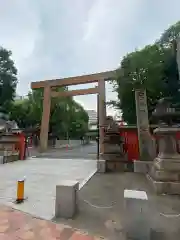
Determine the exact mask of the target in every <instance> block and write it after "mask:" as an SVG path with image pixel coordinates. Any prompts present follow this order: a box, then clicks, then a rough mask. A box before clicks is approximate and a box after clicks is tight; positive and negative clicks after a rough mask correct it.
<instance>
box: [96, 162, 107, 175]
mask: <svg viewBox="0 0 180 240" xmlns="http://www.w3.org/2000/svg"><path fill="white" fill-rule="evenodd" d="M97 171H98V172H99V173H105V172H106V161H105V160H98V161H97Z"/></svg>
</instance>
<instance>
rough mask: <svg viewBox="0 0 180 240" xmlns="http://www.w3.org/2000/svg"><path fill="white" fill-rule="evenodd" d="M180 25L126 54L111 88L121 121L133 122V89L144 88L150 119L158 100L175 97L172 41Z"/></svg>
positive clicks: (174, 60) (134, 113)
mask: <svg viewBox="0 0 180 240" xmlns="http://www.w3.org/2000/svg"><path fill="white" fill-rule="evenodd" d="M179 31H180V24H179V23H177V24H175V25H174V26H172V27H170V28H169V29H168V30H167V31H165V33H164V34H163V35H162V36H161V38H160V40H158V41H157V42H156V43H154V44H153V45H148V46H146V47H145V48H143V49H141V50H136V51H134V52H132V53H130V54H128V55H126V56H125V57H124V58H123V60H122V62H121V66H120V68H119V69H117V71H116V80H115V83H114V89H115V91H116V92H117V95H118V101H116V102H115V103H114V105H115V106H116V107H117V108H118V109H121V110H122V116H123V119H124V120H125V121H126V122H128V123H130V124H135V123H136V108H135V96H134V95H135V94H134V90H135V89H137V88H145V89H146V91H147V97H148V98H147V102H148V111H149V116H151V113H152V110H153V109H154V107H155V105H156V104H157V101H158V100H159V99H160V98H162V97H165V96H169V95H171V96H172V95H176V96H177V98H178V95H177V94H178V91H177V89H178V86H179V82H178V74H177V64H176V57H175V55H174V54H172V52H173V51H172V50H173V45H172V39H174V38H175V37H177V36H178V33H179Z"/></svg>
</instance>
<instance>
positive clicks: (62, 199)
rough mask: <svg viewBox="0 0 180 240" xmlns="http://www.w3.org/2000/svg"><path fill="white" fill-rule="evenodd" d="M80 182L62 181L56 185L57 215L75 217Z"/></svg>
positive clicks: (59, 216) (58, 216)
mask: <svg viewBox="0 0 180 240" xmlns="http://www.w3.org/2000/svg"><path fill="white" fill-rule="evenodd" d="M78 191H79V182H77V181H62V182H61V183H60V184H59V185H57V186H56V201H55V217H56V218H66V219H68V218H73V217H74V215H75V214H76V213H77V212H78Z"/></svg>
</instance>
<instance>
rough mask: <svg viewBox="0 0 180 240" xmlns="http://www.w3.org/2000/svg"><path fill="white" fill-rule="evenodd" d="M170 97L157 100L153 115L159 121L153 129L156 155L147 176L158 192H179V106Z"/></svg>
mask: <svg viewBox="0 0 180 240" xmlns="http://www.w3.org/2000/svg"><path fill="white" fill-rule="evenodd" d="M172 102H173V99H172V98H164V99H161V100H159V103H158V104H157V107H156V109H155V111H154V112H153V116H154V117H155V118H156V119H157V120H158V121H159V124H158V128H156V129H155V130H154V134H155V136H156V139H157V146H158V156H157V157H156V158H155V159H154V162H153V165H152V168H151V171H150V173H149V178H150V180H151V182H152V183H153V186H154V188H155V191H156V193H158V194H180V154H179V153H178V151H177V146H178V143H177V139H176V135H177V132H179V131H180V108H179V107H178V106H177V104H173V103H172Z"/></svg>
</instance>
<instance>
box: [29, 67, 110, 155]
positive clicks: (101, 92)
mask: <svg viewBox="0 0 180 240" xmlns="http://www.w3.org/2000/svg"><path fill="white" fill-rule="evenodd" d="M113 77H114V71H107V72H101V73H95V74H91V75H83V76H77V77H70V78H62V79H55V80H46V81H40V82H32V83H31V88H32V89H37V88H44V98H43V113H42V121H41V132H40V150H41V151H42V152H44V151H46V149H47V143H48V131H49V117H50V107H51V97H62V96H63V97H65V96H77V95H87V94H98V111H99V138H100V141H99V144H100V153H103V152H104V150H103V148H104V145H103V138H104V134H103V129H102V127H103V125H104V123H105V117H106V94H105V90H106V89H105V81H106V80H112V79H113ZM95 82H98V86H97V87H94V88H88V89H80V90H72V91H65V92H56V91H55V90H53V88H54V87H59V86H71V85H78V84H86V83H95Z"/></svg>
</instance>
